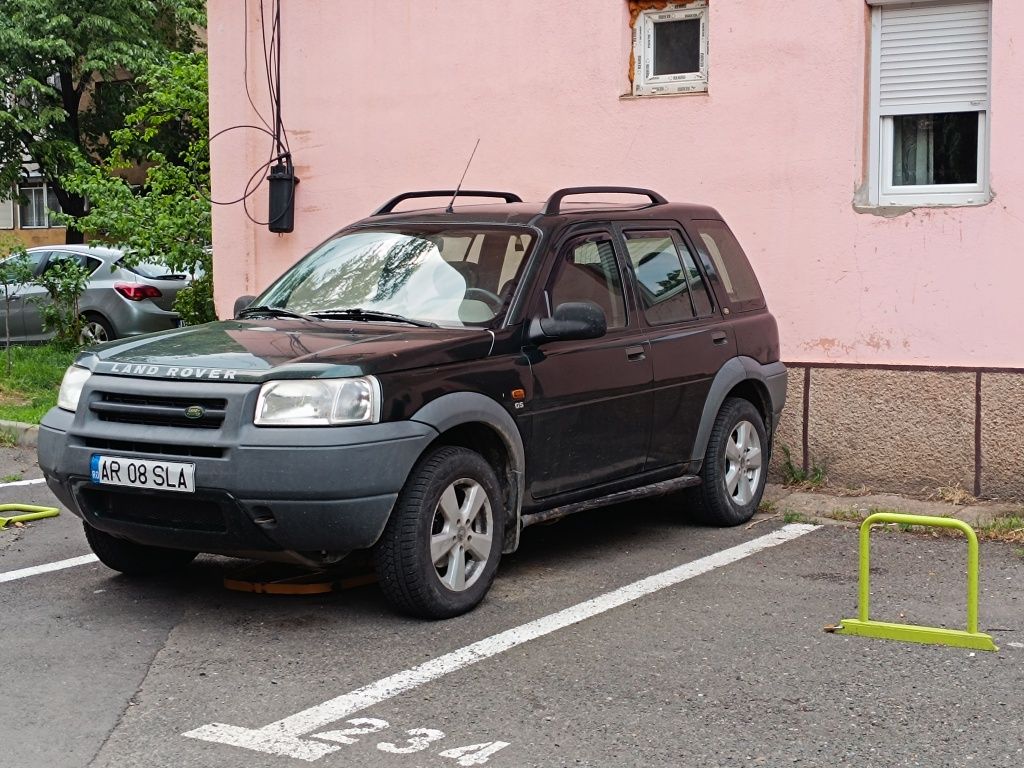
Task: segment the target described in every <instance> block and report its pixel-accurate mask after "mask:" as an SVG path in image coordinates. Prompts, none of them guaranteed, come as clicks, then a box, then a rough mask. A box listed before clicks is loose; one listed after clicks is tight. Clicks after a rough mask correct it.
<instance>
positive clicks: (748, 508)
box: [690, 397, 768, 526]
mask: <svg viewBox="0 0 1024 768" xmlns="http://www.w3.org/2000/svg"><path fill="white" fill-rule="evenodd" d="M767 461H768V436H767V432H766V430H765V427H764V419H763V418H762V417H761V414H760V413H759V412H758V410H757V408H755V407H754V406H753V405H752V404H751V403H750V401H748V400H742V399H740V398H735V397H730V398H726V400H725V402H724V403H722V407H721V409H720V410H719V411H718V415H717V416H716V417H715V425H714V427H713V428H712V429H711V437H710V439H709V440H708V448H707V451H706V452H705V454H704V465H703V466H702V467H701V471H700V477H701V480H702V483H701V485H699V486H697V487H696V488H693V489H691V492H690V501H691V503H692V505H693V506H694V508H695V511H696V513H697V517H698V518H699V519H700V520H701V521H702V522H704V523H707V524H709V525H720V526H728V525H739V524H740V523H745V522H747V520H749V519H750V518H751V517H753V515H754V513H755V512H756V511H757V507H758V505H759V504H760V503H761V496H762V495H763V494H764V485H765V480H766V478H767V475H768V465H767Z"/></svg>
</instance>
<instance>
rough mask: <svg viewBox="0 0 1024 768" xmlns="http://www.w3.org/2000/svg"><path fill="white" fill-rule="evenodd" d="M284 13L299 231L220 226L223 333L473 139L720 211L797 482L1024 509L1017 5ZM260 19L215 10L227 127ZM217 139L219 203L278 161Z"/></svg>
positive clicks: (732, 2)
mask: <svg viewBox="0 0 1024 768" xmlns="http://www.w3.org/2000/svg"><path fill="white" fill-rule="evenodd" d="M280 19H281V27H280V42H281V54H280V94H281V114H282V120H283V122H284V124H285V127H286V128H287V138H288V142H289V146H290V149H291V154H292V160H293V162H294V166H295V173H296V175H297V176H298V177H299V178H300V179H301V183H300V184H299V185H298V186H297V187H296V189H295V227H294V231H293V232H291V233H288V234H276V233H271V232H269V231H268V230H267V228H266V227H265V226H261V225H259V224H258V223H254V222H263V221H265V220H266V208H267V194H266V186H263V187H262V188H261V189H260V190H258V191H257V192H256V193H255V194H252V195H251V196H249V197H248V198H247V200H246V208H245V209H243V206H242V205H241V204H237V205H229V206H217V207H216V208H215V210H214V219H213V226H214V253H215V269H216V274H217V304H218V307H219V310H220V313H221V315H222V316H226V315H228V314H230V311H231V306H232V302H233V300H234V298H235V297H236V296H238V295H240V294H245V293H256V292H258V291H260V290H261V289H262V288H264V287H266V286H267V285H268V284H269V283H270V282H271V281H272V280H273V279H274V278H276V277H277V276H278V275H279V274H280V273H281V272H282V271H283V270H284V269H285V268H286V267H287V266H288V265H290V264H291V263H293V262H294V261H296V260H297V259H298V258H299V257H301V256H302V255H303V254H304V253H305V252H306V251H307V250H309V249H310V248H311V247H313V246H314V245H316V244H317V243H318V242H319V241H320V240H322V239H323V238H325V237H327V236H328V235H330V234H331V233H332V232H333V231H335V230H337V229H338V228H340V227H341V226H343V225H345V224H346V223H348V222H350V221H352V220H355V219H358V218H361V217H364V216H366V215H368V214H369V213H370V212H372V211H373V210H374V209H375V208H376V207H377V206H378V205H379V204H380V203H381V202H383V201H384V200H387V199H389V198H390V197H392V196H393V195H395V194H397V193H399V192H402V191H406V190H412V189H438V188H451V187H454V186H455V184H456V182H458V180H459V177H460V176H461V175H462V173H463V170H464V168H465V165H466V160H467V159H468V157H469V155H470V152H471V150H472V149H473V147H474V144H475V142H476V141H477V139H479V140H480V145H479V149H478V150H477V152H476V156H475V158H474V160H473V163H472V165H471V166H470V167H469V170H468V173H467V176H466V182H465V183H466V185H467V186H469V187H476V188H486V189H507V190H510V191H513V192H516V193H518V194H519V195H521V196H522V197H523V198H524V199H527V200H543V199H545V198H546V197H547V196H548V195H549V194H550V193H551V191H553V190H554V189H557V188H559V187H565V186H571V185H591V184H618V185H634V186H640V187H648V188H652V189H655V190H657V191H658V192H660V193H661V194H662V195H664V196H665V197H667V198H668V199H670V200H677V201H692V202H701V203H707V204H710V205H712V206H714V207H716V208H718V209H719V210H720V211H721V212H722V213H723V215H724V216H725V218H726V219H727V220H728V221H729V222H730V224H731V226H732V227H733V229H734V231H735V233H736V235H737V236H738V238H739V239H740V241H741V243H742V244H743V246H744V248H745V250H746V251H747V253H748V254H749V256H750V259H751V261H752V262H753V263H754V266H755V269H756V271H757V274H758V275H759V276H760V278H761V280H762V282H763V288H764V290H765V293H766V294H767V297H768V301H769V304H770V306H771V308H772V311H773V312H774V314H775V315H776V316H777V317H778V319H779V324H780V332H781V337H782V344H783V356H784V360H785V361H786V363H787V364H788V365H789V368H790V400H789V403H788V405H787V406H786V410H785V413H784V416H783V421H782V424H781V427H780V431H779V435H778V443H779V445H780V446H785V448H786V450H787V451H788V453H789V455H790V456H791V458H792V461H793V463H794V464H795V466H796V467H798V468H803V469H807V470H812V469H814V468H815V467H824V469H825V470H826V471H827V473H828V476H829V478H830V482H831V483H833V484H835V485H844V486H854V487H856V486H860V485H865V486H868V487H870V488H873V489H879V490H884V489H887V490H892V491H900V492H910V493H917V492H932V491H934V490H935V489H937V488H943V487H957V486H958V487H961V488H963V489H965V490H968V491H970V492H972V493H975V494H979V495H983V496H990V497H1004V498H1005V497H1020V496H1022V495H1024V487H1022V483H1021V480H1020V471H1019V469H1018V468H1017V466H1016V465H1017V458H1018V457H1019V456H1021V455H1024V410H1022V408H1021V402H1022V401H1024V344H1022V343H1021V341H1020V330H1019V329H1020V327H1021V325H1022V321H1024V307H1022V302H1021V299H1020V295H1021V287H1022V286H1024V259H1022V258H1021V253H1020V243H1021V242H1024V152H1022V151H1021V147H1020V136H1021V131H1022V128H1021V126H1022V125H1024V100H1022V99H1021V98H1020V94H1021V93H1024V48H1022V46H1021V45H1019V42H1020V40H1021V39H1024V4H1022V3H1018V2H1012V0H922V1H921V2H897V1H896V0H827V1H826V2H823V0H787V2H778V1H777V0H696V1H695V2H678V3H669V2H643V1H640V0H516V2H508V3H480V2H477V1H476V0H444V1H443V2H436V1H435V2H423V0H373V1H372V2H368V3H338V2H334V1H333V0H306V1H305V2H302V3H284V2H282V3H280ZM264 21H266V22H267V23H269V16H266V15H265V16H264V18H263V19H261V16H260V4H259V3H256V2H249V3H239V2H237V0H210V3H209V45H210V89H211V121H212V130H213V131H214V132H217V131H221V130H223V129H225V128H229V127H231V126H243V125H256V126H260V125H262V123H261V122H260V121H261V120H264V119H266V120H268V121H269V119H270V115H271V111H270V95H269V93H270V91H269V89H268V85H267V82H266V77H267V67H266V63H267V62H266V60H265V58H264V52H265V48H264V46H263V35H264V24H263V22H264ZM271 71H273V69H271ZM211 150H212V168H213V191H214V197H215V199H218V200H220V201H228V200H232V199H235V198H238V197H240V196H242V195H244V193H245V190H246V185H247V183H248V181H249V180H250V179H251V178H254V177H256V176H258V174H262V175H264V176H265V175H266V167H264V168H263V170H260V167H261V164H263V163H265V162H266V160H267V158H268V155H272V154H273V153H272V150H271V140H270V139H269V138H268V136H267V132H266V131H264V130H262V129H252V128H239V129H237V130H234V131H230V132H228V133H226V134H222V135H220V136H219V137H218V138H217V139H215V140H214V142H213V144H212V146H211ZM43 208H45V201H44V203H43ZM34 210H38V209H34ZM781 456H782V451H781V450H776V468H777V469H778V462H779V461H780V458H781Z"/></svg>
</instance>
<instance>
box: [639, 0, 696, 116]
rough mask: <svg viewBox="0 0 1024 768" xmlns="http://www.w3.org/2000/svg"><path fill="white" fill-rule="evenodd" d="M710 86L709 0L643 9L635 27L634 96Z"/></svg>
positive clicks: (687, 90)
mask: <svg viewBox="0 0 1024 768" xmlns="http://www.w3.org/2000/svg"><path fill="white" fill-rule="evenodd" d="M707 89H708V4H707V0H694V1H693V2H689V3H669V4H668V5H667V6H665V8H662V9H654V10H649V11H642V12H641V13H640V14H639V15H638V16H637V18H636V22H635V24H634V27H633V95H634V96H658V95H663V94H673V93H692V92H700V91H706V90H707Z"/></svg>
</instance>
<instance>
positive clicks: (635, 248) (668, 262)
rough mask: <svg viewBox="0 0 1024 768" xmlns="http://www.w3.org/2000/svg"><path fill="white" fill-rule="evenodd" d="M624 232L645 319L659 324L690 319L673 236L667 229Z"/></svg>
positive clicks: (690, 306) (683, 280)
mask: <svg viewBox="0 0 1024 768" xmlns="http://www.w3.org/2000/svg"><path fill="white" fill-rule="evenodd" d="M624 234H625V237H626V250H627V251H628V252H629V261H630V264H631V265H632V266H633V274H634V275H635V276H636V282H637V288H638V289H639V291H640V298H641V303H642V304H643V308H644V315H645V316H646V317H647V322H649V323H651V324H652V325H658V324H660V323H673V322H678V321H680V320H689V319H690V318H692V317H693V314H694V309H693V306H692V305H691V304H690V292H689V291H688V290H687V285H686V283H687V280H686V275H685V273H684V271H683V265H682V263H681V262H680V261H679V254H678V252H677V251H676V244H675V243H674V242H673V240H672V236H671V235H670V234H669V233H668V232H625V233H624Z"/></svg>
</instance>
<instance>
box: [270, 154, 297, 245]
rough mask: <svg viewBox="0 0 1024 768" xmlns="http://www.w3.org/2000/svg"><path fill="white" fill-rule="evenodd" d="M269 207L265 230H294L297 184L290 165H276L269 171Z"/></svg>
mask: <svg viewBox="0 0 1024 768" xmlns="http://www.w3.org/2000/svg"><path fill="white" fill-rule="evenodd" d="M267 179H268V180H269V181H270V205H269V206H268V211H269V213H268V216H267V228H268V229H269V230H270V231H271V232H291V231H292V230H293V229H295V185H296V184H298V183H299V180H298V178H297V177H296V176H295V170H294V168H292V165H291V163H288V164H287V165H285V164H284V163H278V164H277V165H275V166H274V167H273V168H271V169H270V176H268V177H267Z"/></svg>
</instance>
